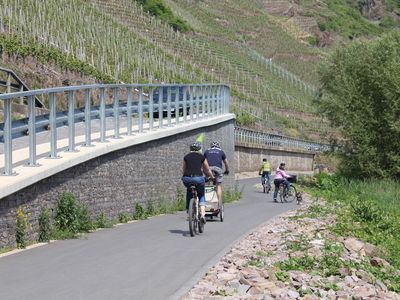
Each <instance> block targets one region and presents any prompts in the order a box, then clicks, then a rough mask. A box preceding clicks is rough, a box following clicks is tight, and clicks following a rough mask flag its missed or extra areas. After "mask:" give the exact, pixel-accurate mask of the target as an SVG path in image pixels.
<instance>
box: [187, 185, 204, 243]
mask: <svg viewBox="0 0 400 300" xmlns="http://www.w3.org/2000/svg"><path fill="white" fill-rule="evenodd" d="M188 189H189V190H190V192H191V194H192V198H191V199H190V202H189V211H188V213H189V231H190V235H191V236H195V235H196V234H199V233H203V232H204V223H203V222H202V221H201V213H200V205H199V204H200V203H199V197H198V196H197V190H196V185H194V184H192V185H190V186H189V188H188Z"/></svg>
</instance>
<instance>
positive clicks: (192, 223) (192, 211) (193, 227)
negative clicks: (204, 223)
mask: <svg viewBox="0 0 400 300" xmlns="http://www.w3.org/2000/svg"><path fill="white" fill-rule="evenodd" d="M188 213H189V231H190V236H194V235H195V234H196V231H197V216H196V200H195V199H194V198H192V199H190V202H189V212H188Z"/></svg>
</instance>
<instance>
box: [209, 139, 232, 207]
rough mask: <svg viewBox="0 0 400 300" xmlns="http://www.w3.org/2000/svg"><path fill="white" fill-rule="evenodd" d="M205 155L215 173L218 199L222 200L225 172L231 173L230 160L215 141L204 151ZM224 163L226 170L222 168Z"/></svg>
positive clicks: (226, 173)
mask: <svg viewBox="0 0 400 300" xmlns="http://www.w3.org/2000/svg"><path fill="white" fill-rule="evenodd" d="M204 156H205V158H206V159H207V162H208V165H209V166H210V169H211V171H212V172H213V173H214V175H215V185H216V192H217V198H218V201H220V202H221V201H222V187H221V184H222V177H223V174H225V175H228V174H229V165H228V160H227V159H226V155H225V152H224V151H223V150H222V149H221V148H220V146H219V143H218V142H216V141H214V142H212V143H211V147H210V148H209V149H207V150H206V152H204ZM222 164H224V167H225V172H223V170H222Z"/></svg>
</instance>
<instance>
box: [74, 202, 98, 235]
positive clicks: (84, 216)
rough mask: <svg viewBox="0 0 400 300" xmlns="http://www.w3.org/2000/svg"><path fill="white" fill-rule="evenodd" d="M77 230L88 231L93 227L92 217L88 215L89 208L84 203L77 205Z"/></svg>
mask: <svg viewBox="0 0 400 300" xmlns="http://www.w3.org/2000/svg"><path fill="white" fill-rule="evenodd" d="M77 216H78V231H79V232H89V231H90V230H92V229H93V228H94V224H93V221H92V218H91V217H90V213H89V209H88V207H87V206H86V205H84V204H80V205H78V211H77Z"/></svg>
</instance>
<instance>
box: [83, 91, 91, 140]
mask: <svg viewBox="0 0 400 300" xmlns="http://www.w3.org/2000/svg"><path fill="white" fill-rule="evenodd" d="M90 96H91V90H90V89H85V146H86V147H90V146H91V145H92V121H91V116H90V110H91V108H90V106H91V105H90Z"/></svg>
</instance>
